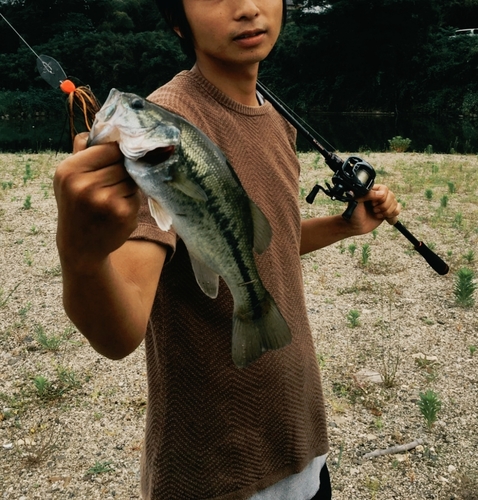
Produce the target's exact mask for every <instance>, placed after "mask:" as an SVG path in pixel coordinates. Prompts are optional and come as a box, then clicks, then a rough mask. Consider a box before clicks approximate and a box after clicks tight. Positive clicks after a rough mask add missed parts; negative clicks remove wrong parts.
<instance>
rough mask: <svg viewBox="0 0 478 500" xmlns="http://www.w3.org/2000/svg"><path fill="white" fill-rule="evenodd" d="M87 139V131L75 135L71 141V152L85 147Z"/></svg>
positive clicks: (76, 151)
mask: <svg viewBox="0 0 478 500" xmlns="http://www.w3.org/2000/svg"><path fill="white" fill-rule="evenodd" d="M87 141H88V132H82V133H81V134H78V135H76V136H75V140H74V142H73V154H75V153H78V152H79V151H83V150H84V149H86V142H87Z"/></svg>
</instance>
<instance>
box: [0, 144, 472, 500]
mask: <svg viewBox="0 0 478 500" xmlns="http://www.w3.org/2000/svg"><path fill="white" fill-rule="evenodd" d="M361 154H362V155H365V156H364V158H365V159H366V160H368V161H370V162H371V163H372V164H373V165H374V166H375V168H376V170H377V178H379V179H381V182H385V183H387V184H389V185H390V186H391V187H392V189H393V190H394V191H395V192H396V193H397V195H398V196H399V198H400V199H401V201H402V203H403V205H404V210H403V214H402V216H401V220H402V222H403V223H404V224H405V226H406V227H407V228H408V229H409V230H410V231H411V232H412V233H413V234H414V235H416V237H417V238H418V239H420V240H423V241H424V242H425V243H426V244H427V245H429V246H430V247H431V248H434V251H435V252H437V253H438V254H439V255H440V256H442V257H443V258H444V259H445V260H446V261H447V263H448V264H450V267H451V270H450V272H449V273H448V274H447V275H446V276H440V275H438V274H437V273H435V272H434V271H433V270H432V269H431V268H430V266H428V265H427V263H426V262H425V261H424V259H423V258H422V257H421V256H420V255H418V254H417V253H416V252H415V251H413V249H412V246H411V244H410V243H409V242H408V241H407V240H406V239H405V238H404V237H403V236H402V235H400V234H399V233H398V232H397V231H396V230H395V229H394V228H392V227H391V226H388V225H387V224H383V225H382V226H381V227H380V228H379V229H378V230H377V231H376V232H375V233H374V234H369V235H366V236H362V237H360V238H356V239H354V240H347V241H344V242H342V243H339V244H336V245H333V246H331V247H329V248H327V249H324V250H321V251H319V252H316V253H315V254H312V255H308V256H305V257H304V258H303V269H304V282H305V291H306V295H307V301H308V311H309V317H310V322H311V324H312V327H313V335H314V338H315V341H316V348H317V357H318V361H319V363H320V365H321V368H322V373H323V379H324V390H325V394H326V399H327V411H328V418H329V430H330V444H331V452H330V457H329V466H330V471H331V476H332V481H333V487H334V492H335V493H334V499H335V500H351V499H352V500H355V499H357V500H361V499H383V500H391V499H407V500H422V499H440V500H442V499H443V500H444V499H447V500H451V499H464V500H472V499H478V493H477V492H478V465H477V463H476V459H475V455H476V452H477V448H478V433H477V424H478V419H477V414H478V406H477V402H478V401H477V400H478V398H477V381H478V375H477V373H478V352H476V353H475V349H477V350H478V332H477V316H476V306H474V305H472V306H470V307H462V306H459V305H458V304H457V299H456V291H455V286H456V282H457V277H456V272H457V271H458V270H459V269H460V268H463V267H467V268H469V269H471V270H472V271H474V272H476V267H477V266H476V257H477V256H476V255H475V249H476V248H477V240H478V217H477V210H478V204H477V203H476V201H477V194H478V193H477V186H478V174H477V172H476V168H477V159H476V157H474V156H458V155H425V154H415V153H403V154H402V153H371V154H368V153H366V152H365V153H361ZM341 156H343V157H345V156H346V154H345V153H343V154H341ZM60 159H61V156H60V155H58V156H56V155H55V154H54V153H45V154H39V155H32V154H27V153H21V154H20V153H19V154H3V155H0V172H1V175H0V183H1V187H2V189H1V190H0V246H1V248H2V252H0V269H1V279H0V373H1V376H0V445H1V446H0V467H1V468H0V498H2V499H10V500H13V499H14V500H20V499H21V500H33V499H41V500H48V499H62V500H63V499H68V498H77V499H85V500H94V499H102V500H104V499H109V500H111V499H120V500H128V499H138V498H139V493H138V482H139V457H140V452H141V446H142V439H143V430H144V417H145V408H146V381H145V365H144V352H143V347H142V346H141V347H140V348H138V349H137V351H136V352H135V353H133V354H132V355H131V356H129V357H128V358H127V359H124V360H122V361H109V360H107V359H104V358H102V357H101V356H99V355H98V354H96V353H95V352H94V351H93V349H92V348H91V347H90V346H89V345H88V343H87V342H86V341H85V340H84V339H83V338H82V336H81V335H80V334H79V333H78V331H77V330H76V329H75V328H74V327H73V326H72V325H71V323H70V322H69V321H68V318H67V317H66V315H65V314H64V312H63V309H62V304H61V273H60V267H59V262H58V257H57V253H56V248H55V227H56V221H55V219H56V205H55V201H54V196H53V191H52V187H51V179H52V175H53V171H54V168H55V165H56V164H57V163H58V162H59V161H60ZM300 159H301V163H302V165H303V178H302V180H301V185H302V188H301V192H300V196H301V203H302V209H303V215H304V217H310V216H315V215H325V214H330V213H340V211H341V210H343V208H344V206H343V205H342V204H341V203H337V202H332V201H330V200H328V199H327V198H326V197H325V195H323V194H320V195H319V196H318V198H317V201H316V203H315V204H314V205H313V206H310V205H307V204H306V203H305V201H303V198H304V195H305V194H307V193H308V191H309V189H310V188H311V187H312V185H313V184H314V183H315V182H317V181H319V182H321V183H323V182H324V180H329V179H330V177H331V172H330V171H329V170H328V168H327V167H325V166H324V164H323V161H316V155H315V154H312V153H310V154H303V155H301V156H300ZM329 182H330V181H329ZM451 184H452V185H451ZM427 190H429V191H431V193H430V192H428V193H426V191H427ZM445 198H446V200H445ZM367 249H368V251H369V252H370V253H369V254H368V256H367V253H366V252H367ZM364 370H367V372H364ZM364 373H365V375H364ZM426 391H433V393H434V394H435V395H436V397H437V398H438V400H439V402H440V403H441V406H439V407H437V408H436V409H437V411H436V421H435V422H433V424H432V425H431V426H430V427H429V426H428V425H427V420H426V418H425V417H424V416H423V415H422V412H421V410H420V407H419V405H418V402H420V401H421V399H422V398H423V397H424V396H423V394H424V393H426ZM420 394H422V396H420ZM429 420H430V423H432V421H433V420H434V419H433V414H432V415H430V418H429ZM415 440H422V441H420V444H418V445H417V446H414V447H413V448H412V449H411V450H409V451H403V452H398V453H391V454H386V455H383V456H377V457H374V458H364V454H365V453H368V452H372V451H374V450H377V449H387V448H390V447H393V446H398V445H403V444H407V443H411V442H413V441H415Z"/></svg>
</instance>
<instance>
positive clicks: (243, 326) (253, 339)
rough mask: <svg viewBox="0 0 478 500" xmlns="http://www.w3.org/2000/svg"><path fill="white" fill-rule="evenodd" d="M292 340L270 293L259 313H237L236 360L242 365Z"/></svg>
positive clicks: (257, 309)
mask: <svg viewBox="0 0 478 500" xmlns="http://www.w3.org/2000/svg"><path fill="white" fill-rule="evenodd" d="M258 311H259V312H258ZM291 341H292V334H291V332H290V329H289V327H288V325H287V323H286V321H285V319H284V318H283V316H282V314H281V313H280V311H279V309H278V308H277V305H276V303H275V302H274V299H273V298H272V297H271V296H270V295H269V294H267V295H266V296H265V297H264V299H263V300H262V302H261V304H260V305H259V306H258V307H257V308H256V309H255V312H254V311H253V312H248V313H247V314H241V313H240V312H237V311H235V312H234V316H233V325H232V359H233V361H234V364H235V365H236V366H238V367H239V368H243V367H245V366H247V365H248V364H250V363H252V362H253V361H255V360H256V359H258V358H259V357H260V356H261V355H262V354H263V353H264V352H265V351H269V350H273V349H280V348H281V347H285V346H286V345H288V344H290V343H291Z"/></svg>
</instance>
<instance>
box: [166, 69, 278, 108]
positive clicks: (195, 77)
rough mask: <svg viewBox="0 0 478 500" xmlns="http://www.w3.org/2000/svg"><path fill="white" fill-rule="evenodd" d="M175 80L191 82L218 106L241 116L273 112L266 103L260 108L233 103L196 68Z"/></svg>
mask: <svg viewBox="0 0 478 500" xmlns="http://www.w3.org/2000/svg"><path fill="white" fill-rule="evenodd" d="M176 78H188V79H190V80H192V81H193V82H194V83H195V84H196V85H197V86H198V87H200V88H201V89H202V90H203V91H204V92H206V93H207V94H208V95H209V96H210V97H211V98H212V99H214V100H215V101H217V102H218V103H219V104H221V105H223V106H225V107H227V108H229V109H231V110H232V111H234V112H236V113H239V114H242V115H246V116H262V115H265V114H267V113H270V112H271V111H273V110H274V108H273V107H272V105H271V104H270V103H269V102H268V101H266V102H265V103H264V104H263V105H262V106H246V105H245V104H241V103H240V102H237V101H234V100H233V99H231V98H230V97H229V96H227V95H226V94H224V92H222V91H221V90H219V89H218V88H217V87H215V86H214V85H213V84H212V83H211V82H210V81H209V80H206V78H204V76H203V75H202V74H201V73H200V71H199V70H198V69H197V68H196V66H194V67H193V68H192V69H191V70H189V71H181V73H178V75H177V76H176Z"/></svg>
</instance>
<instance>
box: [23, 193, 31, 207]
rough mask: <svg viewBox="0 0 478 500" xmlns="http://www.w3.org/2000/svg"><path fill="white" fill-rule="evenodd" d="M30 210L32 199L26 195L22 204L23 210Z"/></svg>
mask: <svg viewBox="0 0 478 500" xmlns="http://www.w3.org/2000/svg"><path fill="white" fill-rule="evenodd" d="M30 208H32V197H31V195H30V194H27V197H26V198H25V201H24V202H23V210H30Z"/></svg>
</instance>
